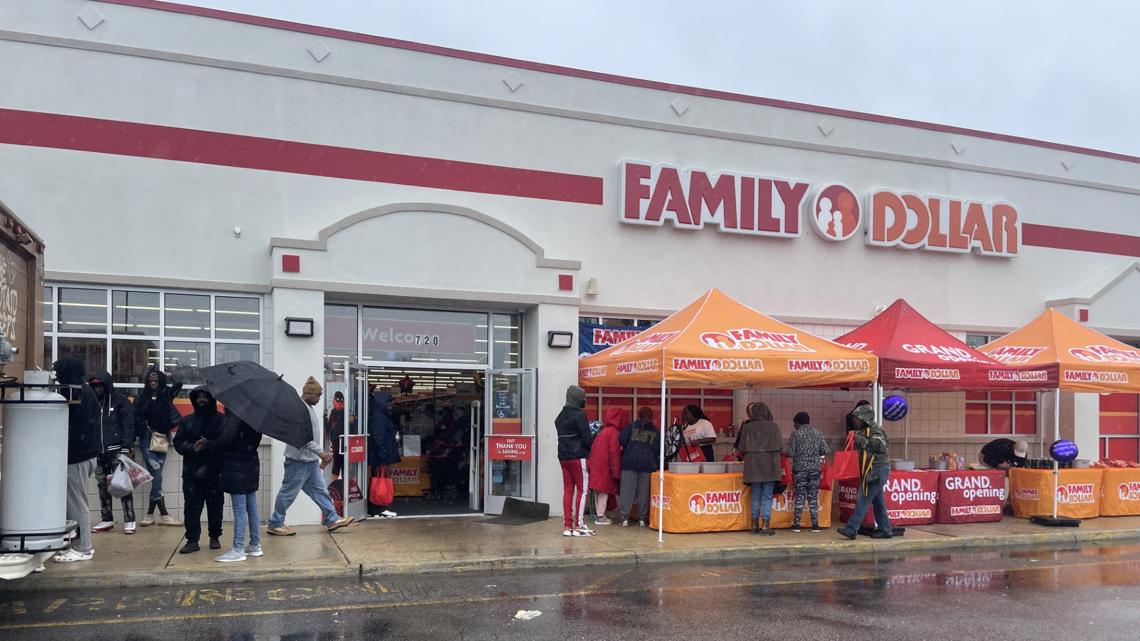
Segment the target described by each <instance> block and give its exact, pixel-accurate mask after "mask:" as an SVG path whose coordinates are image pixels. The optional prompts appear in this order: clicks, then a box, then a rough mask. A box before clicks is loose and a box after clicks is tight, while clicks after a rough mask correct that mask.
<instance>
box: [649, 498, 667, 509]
mask: <svg viewBox="0 0 1140 641" xmlns="http://www.w3.org/2000/svg"><path fill="white" fill-rule="evenodd" d="M669 503H670V501H669V497H668V496H666V497H664V500H662V497H661V496H660V495H658V494H654V495H653V497H652V498H650V500H649V504H650V505H652V506H653V507H655V508H658V509H664V510H665V511H666V512H668V511H669V510H670V508H669ZM662 505H664V506H665V507H664V508H662V507H661V506H662Z"/></svg>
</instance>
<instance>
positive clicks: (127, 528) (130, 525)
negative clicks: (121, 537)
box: [123, 521, 138, 534]
mask: <svg viewBox="0 0 1140 641" xmlns="http://www.w3.org/2000/svg"><path fill="white" fill-rule="evenodd" d="M136 529H138V526H137V525H136V524H135V522H134V521H127V523H126V525H124V526H123V534H134V533H135V530H136Z"/></svg>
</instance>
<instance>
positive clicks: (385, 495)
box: [368, 467, 396, 507]
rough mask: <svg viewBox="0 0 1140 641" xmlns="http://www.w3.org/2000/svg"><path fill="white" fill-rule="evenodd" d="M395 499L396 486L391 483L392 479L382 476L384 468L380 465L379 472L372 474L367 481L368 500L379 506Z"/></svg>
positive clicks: (384, 505)
mask: <svg viewBox="0 0 1140 641" xmlns="http://www.w3.org/2000/svg"><path fill="white" fill-rule="evenodd" d="M395 500H396V488H395V486H393V485H392V479H390V478H388V477H386V476H384V468H383V467H381V468H380V474H379V475H377V476H373V477H372V480H371V481H369V482H368V502H369V503H371V504H372V505H376V506H379V507H387V506H389V505H391V504H392V501H395Z"/></svg>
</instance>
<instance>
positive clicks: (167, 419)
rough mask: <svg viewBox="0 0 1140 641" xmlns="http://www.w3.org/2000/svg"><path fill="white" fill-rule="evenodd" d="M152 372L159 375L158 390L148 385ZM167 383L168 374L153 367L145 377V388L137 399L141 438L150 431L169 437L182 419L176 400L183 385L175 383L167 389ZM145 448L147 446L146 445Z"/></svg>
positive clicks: (136, 425)
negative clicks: (175, 404) (175, 407)
mask: <svg viewBox="0 0 1140 641" xmlns="http://www.w3.org/2000/svg"><path fill="white" fill-rule="evenodd" d="M152 372H153V373H156V374H158V389H157V390H151V389H150V387H149V386H147V384H146V381H147V379H149V378H150V375H151V373H152ZM166 382H167V379H166V374H165V373H163V372H162V371H161V370H158V369H155V368H153V367H152V368H150V369H149V370H148V371H147V373H146V376H145V377H143V388H142V390H140V391H139V395H138V396H136V397H135V433H137V434H138V435H139V436H145V435H146V431H147V430H148V429H149V430H153V431H155V432H160V433H162V434H166V435H169V434H170V428H171V427H172V426H174V425H177V424H178V422H179V421H180V420H181V419H182V415H181V414H179V413H178V410H176V409H174V399H175V398H177V397H178V392H180V391H182V383H181V382H175V383H174V384H172V385H170V386H169V387H167V385H166ZM143 447H147V444H145V443H144V444H143Z"/></svg>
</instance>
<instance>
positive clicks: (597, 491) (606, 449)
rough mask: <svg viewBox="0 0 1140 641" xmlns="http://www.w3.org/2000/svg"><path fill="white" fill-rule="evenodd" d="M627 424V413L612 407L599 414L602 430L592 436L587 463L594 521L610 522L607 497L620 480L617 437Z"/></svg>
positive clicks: (611, 495) (611, 493) (608, 523)
mask: <svg viewBox="0 0 1140 641" xmlns="http://www.w3.org/2000/svg"><path fill="white" fill-rule="evenodd" d="M628 424H629V412H627V411H625V410H623V409H621V408H617V407H611V408H610V409H608V410H606V412H605V414H603V415H602V429H601V431H599V432H598V433H597V434H595V435H594V444H593V445H592V446H591V447H590V457H589V458H588V459H587V466H588V467H589V470H590V487H589V489H591V490H593V491H594V524H595V525H610V524H611V523H613V521H611V520H610V519H609V518H608V517H607V516H606V506H607V505H608V504H609V500H610V497H613V496H617V494H618V484H619V483H621V443H619V442H618V436H619V433H620V431H621V429H622V428H623V427H625V426H626V425H628Z"/></svg>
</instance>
